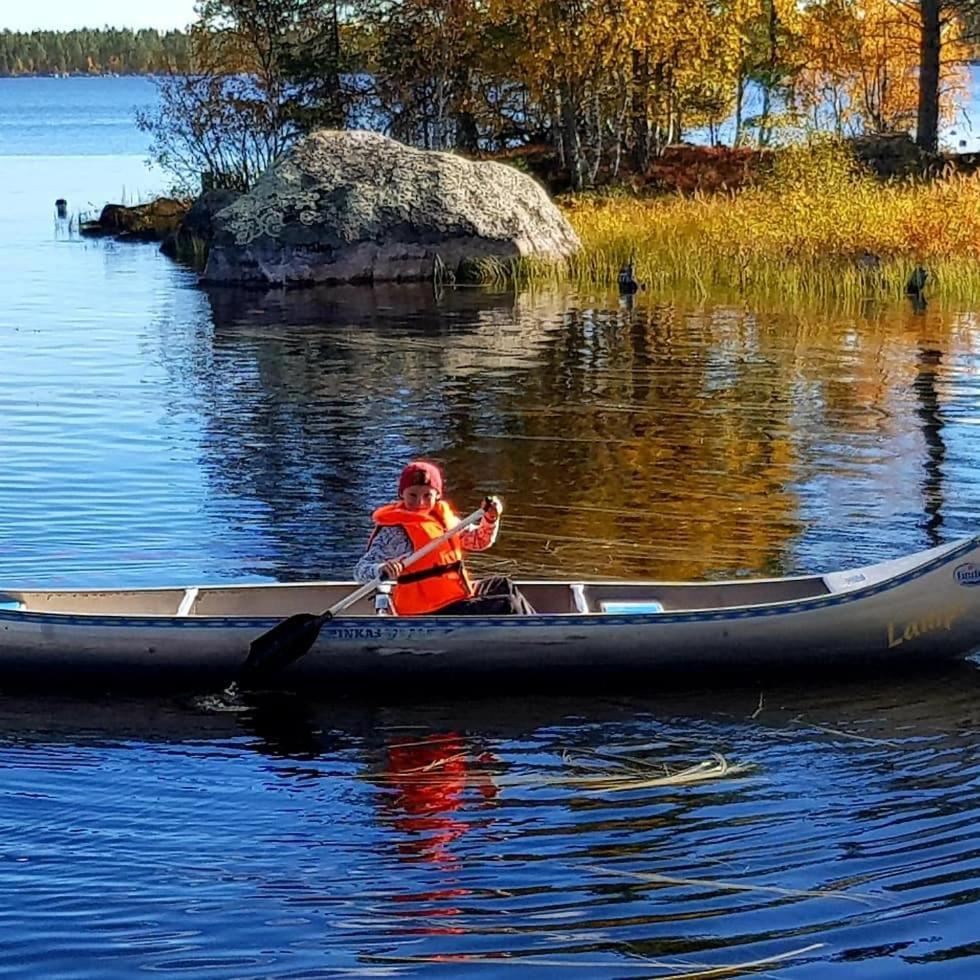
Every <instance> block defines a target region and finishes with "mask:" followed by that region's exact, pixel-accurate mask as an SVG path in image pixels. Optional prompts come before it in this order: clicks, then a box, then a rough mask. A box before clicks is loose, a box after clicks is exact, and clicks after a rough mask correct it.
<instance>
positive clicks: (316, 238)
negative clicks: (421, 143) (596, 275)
mask: <svg viewBox="0 0 980 980" xmlns="http://www.w3.org/2000/svg"><path fill="white" fill-rule="evenodd" d="M212 222H213V231H214V237H213V239H212V243H211V251H210V253H209V256H208V263H207V267H206V268H205V271H204V279H205V280H206V281H209V282H229V283H255V284H281V285H306V284H312V283H340V282H379V281H393V280H395V281H397V280H413V279H414V280H417V279H429V278H432V277H433V276H434V275H441V274H442V273H443V272H444V271H445V272H453V273H455V272H456V271H457V270H460V269H466V268H472V266H473V263H474V262H477V263H478V262H479V260H481V259H484V258H496V259H505V260H506V259H510V258H515V257H517V256H540V257H543V258H548V259H555V260H557V259H562V258H564V257H566V256H568V255H571V254H572V253H573V252H574V251H575V250H576V249H577V248H578V247H579V241H578V238H577V237H576V235H575V232H574V231H572V228H571V226H570V225H569V224H568V222H567V221H566V220H565V218H564V217H563V216H562V214H561V212H559V210H558V209H557V208H556V207H555V205H554V204H553V203H552V202H551V200H550V199H549V198H548V195H547V194H546V193H545V191H544V189H543V188H542V187H541V186H540V185H539V184H537V183H536V182H535V181H534V180H532V179H531V178H530V177H528V176H526V175H525V174H522V173H520V171H518V170H515V169H513V168H512V167H508V166H505V165H503V164H499V163H483V162H479V163H478V162H471V161H469V160H464V159H462V158H461V157H458V156H454V155H453V154H450V153H434V152H430V151H425V150H416V149H412V148H411V147H408V146H404V145H402V144H401V143H397V142H395V141H394V140H390V139H388V138H386V137H384V136H381V135H380V134H378V133H370V132H360V131H353V132H341V131H335V130H324V131H321V132H318V133H313V134H312V135H310V136H308V137H307V138H306V139H305V140H304V141H303V142H302V143H300V144H298V145H297V146H296V147H294V149H293V150H292V151H290V153H288V154H287V155H286V156H285V157H284V158H283V159H282V160H281V161H280V162H279V163H278V164H276V165H275V166H274V167H273V168H271V169H270V170H269V171H268V172H267V173H266V174H265V175H264V176H263V177H262V178H261V179H260V180H259V181H258V183H257V184H256V185H255V187H254V188H253V189H252V190H251V191H250V192H249V193H248V194H246V195H244V196H243V197H240V198H239V199H238V200H237V201H235V202H234V203H233V204H231V205H230V206H228V207H226V208H224V209H223V210H222V211H220V212H218V213H217V214H215V215H214V216H213V219H212Z"/></svg>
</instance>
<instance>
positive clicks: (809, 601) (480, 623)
mask: <svg viewBox="0 0 980 980" xmlns="http://www.w3.org/2000/svg"><path fill="white" fill-rule="evenodd" d="M978 548H980V535H978V536H974V537H971V538H963V539H960V540H959V541H955V542H951V543H950V544H949V545H946V546H942V551H941V553H940V554H937V555H935V556H934V557H933V558H931V559H929V560H926V561H923V562H921V563H919V564H914V565H912V566H911V567H907V568H906V570H904V571H899V572H896V573H895V574H893V575H885V576H884V577H883V578H880V579H877V580H872V581H870V582H864V583H862V582H855V583H854V585H853V586H852V587H849V588H844V589H839V590H833V591H828V592H825V593H822V594H818V595H813V596H806V597H803V598H795V599H789V600H783V601H775V602H767V603H757V604H747V605H739V606H729V607H712V608H705V609H687V610H684V609H678V610H675V611H664V612H655V613H650V612H647V613H641V612H637V613H601V612H594V613H593V612H589V613H579V612H576V613H572V612H562V613H541V614H538V615H535V616H466V617H450V616H411V617H408V616H390V617H389V616H386V617H377V616H370V615H361V616H347V617H339V618H337V619H336V620H333V621H332V622H331V623H330V624H328V625H327V627H326V630H328V631H329V630H330V629H343V628H346V629H358V628H361V629H364V628H370V627H374V628H387V629H391V628H398V629H406V630H408V629H411V628H413V627H415V628H426V629H440V630H448V629H453V630H455V629H459V628H464V627H465V628H471V629H472V628H480V627H487V626H493V627H496V628H499V627H502V626H506V627H508V628H511V629H529V628H530V629H533V628H541V627H555V626H566V627H567V626H575V627H584V628H586V629H593V628H596V627H606V626H616V627H619V626H640V625H648V624H653V623H657V624H666V623H690V622H717V621H720V620H740V619H750V618H756V617H766V616H781V615H791V614H798V613H803V612H810V611H817V610H821V609H825V608H828V607H833V606H838V605H845V604H850V603H853V602H858V601H861V600H863V599H867V598H870V597H872V596H876V595H879V594H881V593H883V592H887V591H890V590H893V589H897V588H901V587H902V586H905V585H907V584H909V583H910V582H912V581H914V580H916V579H918V578H921V577H923V576H925V575H929V574H931V573H933V572H935V571H936V570H938V569H940V568H942V567H943V566H945V565H948V564H951V563H953V562H955V561H959V560H960V559H962V558H963V557H965V556H966V555H968V554H970V553H971V552H972V551H975V550H977V549H978ZM935 550H936V549H929V551H935ZM920 554H921V553H920ZM914 558H915V555H914V554H913V555H909V556H908V557H907V558H905V559H895V560H893V561H890V562H889V561H886V562H881V563H877V564H874V565H869V566H863V567H861V568H855V569H852V570H850V571H845V572H844V573H837V574H854V575H857V574H858V573H863V574H865V575H867V574H868V573H870V572H872V571H873V570H875V569H879V570H882V571H883V570H885V569H886V568H887V566H888V565H889V564H896V563H899V562H901V563H903V564H904V563H906V562H908V561H911V560H912V559H914ZM791 578H792V579H794V580H806V579H814V580H820V579H821V578H822V576H820V575H802V576H793V577H791ZM787 580H789V579H788V578H787V579H756V580H752V581H755V582H760V583H761V582H767V581H768V582H780V581H787ZM746 581H749V580H743V581H738V580H736V581H735V582H733V583H732V584H741V585H744V584H746ZM270 584H271V585H272V586H273V587H276V586H278V585H279V584H278V583H248V584H245V585H242V586H235V585H234V584H230V585H228V586H227V587H229V588H251V587H253V585H254V587H256V588H262V587H269V585H270ZM283 584H285V585H286V587H288V584H287V583H283ZM296 584H298V585H303V586H309V585H311V584H316V583H309V582H304V583H296ZM588 584H650V585H660V586H665V585H678V584H683V585H707V586H720V585H725V584H728V583H725V582H703V583H702V582H696V583H695V582H692V583H662V582H661V583H658V582H651V583H588ZM222 587H225V586H217V588H222ZM200 588H205V587H203V586H202V587H200ZM17 591H22V592H44V593H46V594H56V593H57V592H59V591H62V592H66V593H68V592H70V593H72V594H75V595H78V594H85V593H93V594H105V593H106V592H119V593H127V594H131V593H133V592H139V591H147V592H150V591H156V590H155V589H153V588H149V589H146V590H133V589H120V590H97V589H81V590H68V589H65V590H54V589H52V590H44V589H32V590H9V592H10V593H12V594H16V592H17ZM311 611H315V610H311ZM283 618H284V617H283V616H271V617H270V616H262V617H249V616H210V615H206V616H194V615H186V614H179V613H165V614H160V615H139V616H136V615H131V614H119V613H107V614H100V613H77V612H69V613H65V612H57V611H37V610H35V611H31V610H25V609H3V608H0V629H3V630H5V629H6V628H7V627H6V626H5V625H4V624H15V623H24V624H41V625H44V624H47V625H49V626H52V627H54V626H78V627H113V628H114V627H125V628H130V629H139V628H153V629H159V628H161V627H165V628H168V629H174V630H188V629H189V630H208V629H229V628H232V629H243V630H255V631H256V632H257V633H258V632H262V631H264V630H266V629H269V628H271V627H272V626H274V625H275V624H276V623H278V622H280V621H281V620H282V619H283ZM2 644H3V638H2V636H0V646H2Z"/></svg>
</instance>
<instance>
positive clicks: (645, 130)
mask: <svg viewBox="0 0 980 980" xmlns="http://www.w3.org/2000/svg"><path fill="white" fill-rule="evenodd" d="M631 98H632V102H631V112H632V117H633V118H632V127H633V169H634V170H635V171H636V173H638V174H644V173H646V171H647V167H649V166H650V116H649V114H648V104H649V100H650V55H649V53H648V52H646V51H636V50H634V51H633V86H632V95H631Z"/></svg>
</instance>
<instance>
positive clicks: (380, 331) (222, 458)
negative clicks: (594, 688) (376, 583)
mask: <svg viewBox="0 0 980 980" xmlns="http://www.w3.org/2000/svg"><path fill="white" fill-rule="evenodd" d="M209 299H210V300H211V303H212V310H213V316H214V322H215V330H214V341H213V359H212V364H211V365H210V371H209V373H208V375H207V376H206V377H204V378H202V379H201V383H202V384H203V385H204V386H205V388H206V395H205V398H204V402H205V406H206V414H207V417H208V425H207V433H206V437H205V444H204V446H203V454H204V460H203V463H204V466H205V468H206V469H207V471H208V475H209V481H210V483H211V486H212V488H213V490H214V491H216V493H217V494H218V495H219V496H221V497H223V498H230V499H238V500H241V501H243V502H244V503H246V504H247V506H249V507H251V508H255V509H256V510H257V511H258V512H257V513H255V515H254V519H256V520H257V521H258V522H260V523H261V524H262V525H263V526H264V527H265V529H266V531H267V532H268V533H269V534H270V535H271V536H272V537H273V538H274V540H275V544H274V545H273V549H274V552H275V563H276V574H277V575H279V576H280V577H286V578H289V577H308V576H317V575H320V574H325V573H326V574H331V573H332V574H341V575H344V574H346V573H347V570H348V569H349V566H350V565H351V563H352V560H353V558H354V557H355V556H356V554H357V553H358V552H359V549H360V548H361V547H362V545H363V542H364V541H365V539H366V535H367V531H368V529H369V527H368V514H369V511H370V509H371V507H373V506H376V505H377V504H378V503H381V502H383V501H384V500H386V499H389V498H390V496H391V494H392V488H393V486H394V483H395V481H396V479H397V473H398V470H399V469H400V467H401V465H402V464H403V463H404V461H405V460H406V459H407V458H408V457H410V456H413V455H418V454H422V453H430V454H435V455H439V453H440V452H441V451H442V449H443V448H444V443H445V439H446V426H445V423H444V417H445V414H446V410H447V404H448V403H450V402H452V401H453V400H455V398H457V397H458V395H460V394H462V395H463V400H464V401H465V392H459V390H458V388H457V386H456V385H455V384H454V382H453V379H452V377H451V376H450V374H449V373H448V372H447V369H446V363H447V357H448V356H449V355H448V353H447V352H448V351H451V350H452V349H453V348H455V347H458V346H459V345H464V346H465V344H466V343H467V336H468V335H469V334H470V333H471V332H472V331H474V330H479V329H480V328H481V327H486V326H487V325H491V326H492V325H493V324H495V323H498V322H507V321H509V318H510V308H511V305H512V302H513V299H512V297H509V296H507V295H506V294H486V293H480V292H477V291H470V292H461V293H448V294H446V296H445V297H444V298H442V299H438V298H436V297H435V296H434V294H433V290H432V289H431V287H430V288H424V287H421V288H419V287H408V286H402V287H398V288H388V289H373V290H372V289H363V288H356V287H349V288H343V287H342V288H334V289H313V290H307V291H299V292H273V293H267V294H259V293H254V292H241V291H233V290H227V289H220V290H213V291H211V292H210V293H209ZM462 387H463V388H464V389H465V387H466V383H465V378H464V379H463V385H462Z"/></svg>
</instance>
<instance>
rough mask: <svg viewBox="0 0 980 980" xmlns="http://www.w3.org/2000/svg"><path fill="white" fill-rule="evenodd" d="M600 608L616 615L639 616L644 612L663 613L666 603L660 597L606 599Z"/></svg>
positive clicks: (600, 604)
mask: <svg viewBox="0 0 980 980" xmlns="http://www.w3.org/2000/svg"><path fill="white" fill-rule="evenodd" d="M599 608H600V609H601V610H602V611H603V612H604V613H608V614H610V615H614V616H637V615H641V614H643V613H662V612H663V611H664V604H663V603H662V602H660V601H659V600H658V599H621V600H617V599H604V600H602V601H601V602H600V603H599Z"/></svg>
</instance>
